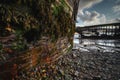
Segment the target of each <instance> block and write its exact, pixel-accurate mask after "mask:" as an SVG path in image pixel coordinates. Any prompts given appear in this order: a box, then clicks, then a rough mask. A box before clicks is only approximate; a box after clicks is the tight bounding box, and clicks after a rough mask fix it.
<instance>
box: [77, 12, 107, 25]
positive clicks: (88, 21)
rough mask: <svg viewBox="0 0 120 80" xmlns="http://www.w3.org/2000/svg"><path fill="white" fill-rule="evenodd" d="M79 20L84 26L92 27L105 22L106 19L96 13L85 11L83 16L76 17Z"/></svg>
mask: <svg viewBox="0 0 120 80" xmlns="http://www.w3.org/2000/svg"><path fill="white" fill-rule="evenodd" d="M78 17H79V19H80V20H81V21H82V22H83V23H84V25H93V24H100V23H105V22H106V17H105V15H104V14H102V15H101V14H100V13H98V12H96V11H93V12H89V11H85V12H84V13H83V14H79V15H78Z"/></svg>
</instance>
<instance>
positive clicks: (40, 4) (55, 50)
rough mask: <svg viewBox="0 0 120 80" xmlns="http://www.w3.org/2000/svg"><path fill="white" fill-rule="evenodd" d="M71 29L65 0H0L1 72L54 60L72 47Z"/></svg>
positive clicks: (70, 14)
mask: <svg viewBox="0 0 120 80" xmlns="http://www.w3.org/2000/svg"><path fill="white" fill-rule="evenodd" d="M74 28H75V23H74V20H73V18H72V10H71V7H70V5H69V4H68V3H67V2H66V0H3V1H0V62H1V67H2V68H3V67H4V66H5V65H7V67H6V69H5V68H3V70H1V72H5V71H4V70H9V72H7V73H11V72H10V70H12V69H13V68H14V67H15V66H17V67H15V68H14V69H15V71H17V72H18V71H19V70H26V69H30V68H32V67H33V66H35V65H37V64H40V63H41V62H43V63H47V62H48V63H49V62H50V61H54V59H56V58H58V56H60V54H62V53H66V52H67V51H68V50H69V48H70V46H72V37H73V33H74ZM6 44H7V45H6ZM8 45H9V46H8ZM41 64H42V63H41ZM9 65H11V67H8V66H9ZM12 66H13V68H12ZM4 74H6V72H5V73H0V75H4Z"/></svg>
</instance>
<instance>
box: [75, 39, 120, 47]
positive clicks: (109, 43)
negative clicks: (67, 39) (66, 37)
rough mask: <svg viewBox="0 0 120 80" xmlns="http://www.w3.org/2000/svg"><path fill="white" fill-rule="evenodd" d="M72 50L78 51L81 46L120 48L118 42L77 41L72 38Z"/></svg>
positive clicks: (119, 42)
mask: <svg viewBox="0 0 120 80" xmlns="http://www.w3.org/2000/svg"><path fill="white" fill-rule="evenodd" d="M73 43H74V46H73V48H74V49H78V48H79V46H81V45H89V46H90V45H91V46H94V45H101V46H109V47H113V48H120V40H97V39H79V38H78V37H74V41H73Z"/></svg>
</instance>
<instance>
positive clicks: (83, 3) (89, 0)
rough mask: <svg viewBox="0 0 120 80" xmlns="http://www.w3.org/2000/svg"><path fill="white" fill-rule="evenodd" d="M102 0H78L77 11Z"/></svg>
mask: <svg viewBox="0 0 120 80" xmlns="http://www.w3.org/2000/svg"><path fill="white" fill-rule="evenodd" d="M101 1H102V0H80V4H79V11H82V10H84V9H86V8H90V7H92V6H93V5H94V4H97V3H100V2H101Z"/></svg>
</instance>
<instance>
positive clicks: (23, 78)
mask: <svg viewBox="0 0 120 80" xmlns="http://www.w3.org/2000/svg"><path fill="white" fill-rule="evenodd" d="M119 57H120V54H119V51H113V52H112V51H111V50H107V49H104V50H102V49H100V50H98V48H94V49H92V48H91V47H90V46H89V47H88V46H85V47H84V49H82V48H81V49H78V50H73V51H71V52H69V53H68V54H66V55H64V56H63V57H62V58H60V59H58V60H57V61H56V62H55V63H51V64H49V65H42V66H37V67H36V68H34V69H32V70H30V71H29V72H26V73H25V72H23V73H20V74H19V77H17V76H16V79H17V80H30V79H31V80H119V79H120V76H119V75H120V69H119V68H120V58H119Z"/></svg>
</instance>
